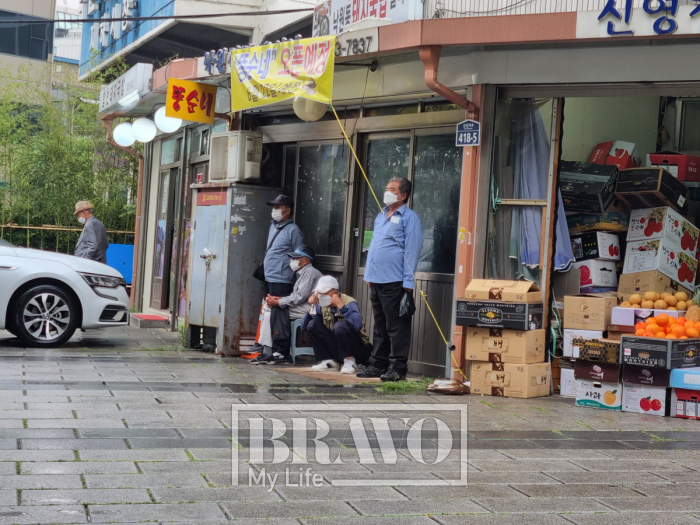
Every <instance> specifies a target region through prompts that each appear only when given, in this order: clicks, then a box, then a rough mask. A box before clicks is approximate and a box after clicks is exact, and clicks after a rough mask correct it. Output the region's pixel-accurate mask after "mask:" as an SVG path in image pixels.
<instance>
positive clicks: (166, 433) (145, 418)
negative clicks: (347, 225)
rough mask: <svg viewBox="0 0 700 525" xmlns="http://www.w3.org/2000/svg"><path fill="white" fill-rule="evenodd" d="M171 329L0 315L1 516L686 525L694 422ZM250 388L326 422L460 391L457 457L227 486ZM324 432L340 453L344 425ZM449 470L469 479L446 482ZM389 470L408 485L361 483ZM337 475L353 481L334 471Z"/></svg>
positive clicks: (437, 407) (258, 400)
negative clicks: (370, 378)
mask: <svg viewBox="0 0 700 525" xmlns="http://www.w3.org/2000/svg"><path fill="white" fill-rule="evenodd" d="M177 345H178V338H177V335H176V334H171V333H168V332H164V331H162V330H135V329H132V328H114V329H110V330H105V331H102V332H92V333H90V334H82V335H78V336H77V337H76V338H75V339H74V340H73V341H71V343H70V344H69V345H67V346H65V347H63V348H61V349H56V350H32V349H24V348H22V347H21V346H20V345H19V342H18V341H17V340H16V339H13V338H12V337H11V336H10V335H9V334H8V333H7V332H3V331H0V410H2V417H1V418H0V525H2V524H14V523H19V524H30V523H144V522H152V523H159V522H160V523H165V522H168V523H170V522H176V523H177V522H183V523H184V522H189V523H198V524H223V523H229V522H231V521H234V522H238V523H242V524H244V525H246V524H251V525H252V524H259V525H292V524H304V525H307V524H308V525H311V524H313V525H325V524H327V525H331V524H332V525H354V524H364V525H370V524H371V525H374V524H382V525H383V524H388V525H392V524H396V525H414V524H415V525H421V524H426V525H429V524H433V525H434V524H436V523H437V524H443V525H453V524H454V525H456V524H462V523H474V524H499V525H509V524H516V523H517V524H518V525H523V524H524V525H527V524H530V523H532V524H535V523H537V524H541V525H549V524H561V525H564V524H567V523H574V524H581V525H584V524H595V523H601V524H607V523H609V524H657V523H658V524H661V523H663V524H664V525H674V524H685V523H688V524H690V523H692V524H696V525H700V498H699V497H698V494H699V491H700V472H699V471H700V421H685V420H679V419H671V418H661V417H655V416H650V415H641V414H627V413H613V412H606V411H599V410H592V409H583V408H575V407H574V406H573V401H572V400H571V399H566V398H560V397H549V398H539V399H531V400H517V399H504V398H492V397H484V396H463V397H451V396H444V397H440V396H432V395H425V394H423V393H422V392H404V393H390V392H386V391H384V390H381V388H380V389H378V388H377V387H376V385H369V386H368V385H339V384H329V383H327V382H324V381H321V380H315V379H313V378H308V377H303V376H298V375H294V374H287V373H284V372H280V371H277V370H271V369H270V368H269V367H264V366H251V365H250V364H249V363H247V362H245V361H244V360H242V359H235V358H217V357H215V356H214V355H212V354H205V353H200V352H182V351H177V350H176V349H175V348H176V347H177ZM259 404H266V405H273V406H274V408H275V409H276V410H277V411H278V412H271V413H270V414H271V415H272V416H275V415H276V414H277V415H279V417H282V415H283V413H284V411H285V409H287V408H289V407H290V406H298V405H299V404H307V405H308V404H310V405H315V406H314V407H306V408H305V409H304V411H301V412H299V414H300V415H313V416H314V417H323V418H325V420H327V421H331V422H339V423H347V422H348V421H349V419H350V418H351V417H353V415H354V413H353V409H354V408H355V407H358V410H357V411H358V412H359V411H360V410H362V409H363V408H364V407H368V406H370V407H378V406H379V405H381V404H393V405H397V406H395V407H394V408H392V409H391V410H389V409H382V410H384V413H386V414H399V413H400V414H403V411H404V409H405V410H406V411H408V410H409V409H410V408H411V407H416V406H418V405H419V404H431V405H434V413H440V412H441V410H444V408H450V407H451V408H456V407H458V405H460V404H466V405H467V412H468V428H467V433H468V441H467V447H468V452H467V459H466V461H461V458H459V457H456V458H455V457H452V456H450V457H448V458H447V459H446V460H445V461H443V462H441V463H439V464H437V465H433V464H431V462H426V463H421V462H420V461H417V460H416V459H415V457H414V456H413V455H412V454H411V453H409V450H407V449H406V447H403V448H399V450H398V457H397V460H396V462H395V463H394V464H381V463H380V462H378V463H377V464H367V463H364V464H360V463H357V462H356V463H352V462H350V464H347V462H346V464H345V465H337V464H332V463H331V464H324V465H320V466H319V467H318V468H317V471H318V472H319V475H320V476H321V478H320V480H319V485H320V486H303V485H304V484H303V483H302V484H301V485H302V486H292V485H293V484H292V483H278V484H275V487H274V488H270V486H269V485H268V486H264V487H263V486H253V487H251V486H248V482H249V480H250V478H249V477H247V476H246V475H244V474H241V475H239V476H238V480H239V485H238V486H235V487H234V486H232V458H233V456H232V454H233V451H235V452H238V451H239V450H245V449H246V448H247V446H248V441H246V439H245V437H243V435H242V434H243V432H241V434H240V435H239V436H238V437H237V438H236V440H234V439H233V434H232V429H231V426H232V425H233V416H232V406H234V407H236V408H237V409H238V410H237V411H236V412H235V413H239V412H240V413H245V411H246V410H247V408H249V407H250V405H259ZM341 404H343V405H348V406H345V407H344V408H342V409H340V408H339V407H338V405H341ZM316 408H318V410H316ZM312 409H314V410H313V411H312ZM323 409H325V410H323ZM302 412H303V414H302ZM259 413H261V412H259ZM407 413H408V412H407ZM457 413H458V412H453V414H457ZM275 417H276V416H275ZM445 417H446V420H449V421H451V422H452V423H454V422H455V419H454V417H453V416H451V415H447V416H445ZM341 426H342V425H341ZM242 428H243V427H242ZM330 437H332V438H333V440H334V443H336V444H337V446H335V447H332V448H334V450H336V451H341V450H343V451H349V452H348V454H349V455H350V456H352V454H353V453H354V450H353V449H352V446H350V445H349V444H348V443H349V442H348V441H347V440H346V439H345V438H346V437H347V436H343V435H334V434H333V433H332V432H331V434H330ZM232 443H235V445H233V446H232ZM369 443H370V445H372V446H373V447H374V449H377V450H378V449H379V446H380V445H381V443H380V442H378V439H377V436H375V435H371V436H370V439H369ZM378 443H379V445H378ZM267 452H270V450H266V453H267ZM295 454H297V455H298V456H299V455H300V452H299V450H298V449H295ZM304 466H306V465H304ZM239 467H240V465H239ZM294 467H295V468H296V467H297V465H296V464H295V465H294ZM258 472H259V470H258ZM464 472H466V476H467V480H468V484H467V486H466V487H465V486H449V483H451V482H452V483H454V480H456V479H458V478H459V476H460V475H462V474H463V473H464ZM396 479H400V480H402V481H403V482H406V480H414V481H415V484H413V485H407V484H405V483H404V484H393V483H392V482H391V481H387V484H385V485H384V486H366V484H365V485H363V483H365V482H368V481H371V482H373V483H379V482H381V480H385V481H386V480H396ZM347 480H355V481H358V480H359V481H360V482H362V483H359V484H358V485H356V486H353V485H349V486H348V485H346V486H338V483H339V482H343V481H347ZM334 483H335V484H334Z"/></svg>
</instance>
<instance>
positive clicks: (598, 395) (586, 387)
mask: <svg viewBox="0 0 700 525" xmlns="http://www.w3.org/2000/svg"><path fill="white" fill-rule="evenodd" d="M576 406H577V407H588V408H603V409H606V410H622V383H601V382H597V381H584V380H578V381H576Z"/></svg>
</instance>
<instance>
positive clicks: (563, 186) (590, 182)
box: [558, 161, 618, 213]
mask: <svg viewBox="0 0 700 525" xmlns="http://www.w3.org/2000/svg"><path fill="white" fill-rule="evenodd" d="M617 172H618V170H617V167H615V166H599V165H596V164H589V163H587V162H569V161H561V162H559V179H558V184H559V190H560V191H561V197H562V200H563V203H564V209H565V210H566V211H580V212H584V213H605V212H606V211H607V209H608V206H610V204H612V201H613V199H614V198H615V185H616V183H617Z"/></svg>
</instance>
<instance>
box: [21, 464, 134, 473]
mask: <svg viewBox="0 0 700 525" xmlns="http://www.w3.org/2000/svg"><path fill="white" fill-rule="evenodd" d="M20 472H21V473H22V474H137V473H138V469H137V468H136V465H135V464H134V463H131V462H128V461H113V462H98V461H72V462H60V461H52V462H43V463H31V462H24V463H20Z"/></svg>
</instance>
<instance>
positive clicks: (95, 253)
mask: <svg viewBox="0 0 700 525" xmlns="http://www.w3.org/2000/svg"><path fill="white" fill-rule="evenodd" d="M107 244H108V243H107V228H105V225H104V224H102V222H100V221H99V220H98V219H96V218H95V217H90V218H89V219H88V220H87V222H86V223H85V226H83V233H81V234H80V238H79V239H78V244H76V245H75V256H76V257H82V258H83V259H92V260H93V261H97V262H101V263H103V264H107Z"/></svg>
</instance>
